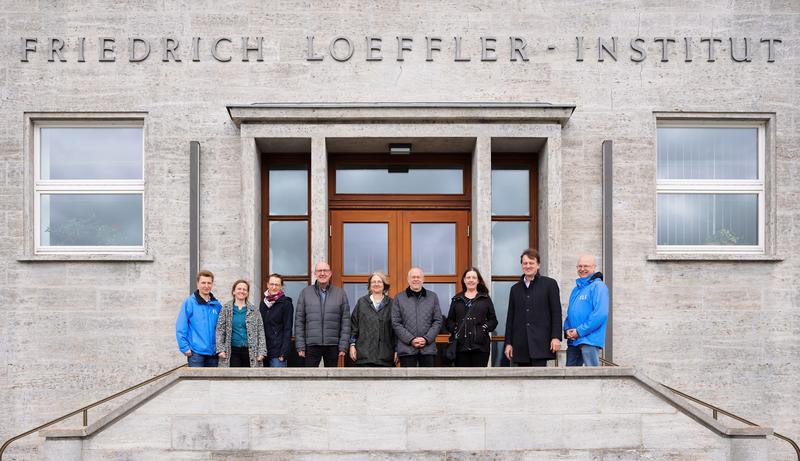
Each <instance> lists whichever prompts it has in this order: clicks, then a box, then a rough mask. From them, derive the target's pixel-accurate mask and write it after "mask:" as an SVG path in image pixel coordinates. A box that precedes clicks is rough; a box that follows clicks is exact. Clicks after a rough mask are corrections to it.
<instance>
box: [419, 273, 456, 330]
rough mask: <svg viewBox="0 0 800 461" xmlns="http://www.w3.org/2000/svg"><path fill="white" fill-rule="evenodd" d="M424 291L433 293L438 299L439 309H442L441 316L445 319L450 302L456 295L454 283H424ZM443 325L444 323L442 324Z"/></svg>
mask: <svg viewBox="0 0 800 461" xmlns="http://www.w3.org/2000/svg"><path fill="white" fill-rule="evenodd" d="M423 286H424V287H425V289H426V290H430V291H433V292H434V293H436V296H438V297H439V307H441V308H442V315H443V316H444V317H445V318H447V313H448V312H450V300H451V299H453V296H455V295H456V284H455V283H426V284H425V285H423ZM442 325H444V323H442Z"/></svg>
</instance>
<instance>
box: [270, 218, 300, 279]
mask: <svg viewBox="0 0 800 461" xmlns="http://www.w3.org/2000/svg"><path fill="white" fill-rule="evenodd" d="M269 271H270V272H277V273H279V274H282V275H307V274H308V222H307V221H270V223H269Z"/></svg>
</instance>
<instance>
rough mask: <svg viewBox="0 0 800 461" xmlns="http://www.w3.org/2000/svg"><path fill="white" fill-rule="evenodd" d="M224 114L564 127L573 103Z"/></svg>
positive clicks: (256, 109)
mask: <svg viewBox="0 0 800 461" xmlns="http://www.w3.org/2000/svg"><path fill="white" fill-rule="evenodd" d="M227 109H228V114H229V115H230V117H231V120H233V122H234V123H236V125H237V126H240V125H241V124H242V123H286V122H289V121H301V122H305V123H322V122H330V121H336V122H340V123H341V122H356V121H369V122H371V123H375V122H399V121H403V122H410V123H428V124H430V123H434V122H433V121H435V122H436V123H442V122H455V121H459V122H467V121H480V122H481V123H492V122H509V121H520V122H530V123H540V122H547V121H552V122H557V123H560V124H562V125H563V124H565V123H566V122H567V120H569V118H570V116H571V115H572V113H573V112H574V111H575V105H574V104H549V103H542V102H514V103H498V102H486V103H469V102H409V103H402V102H391V103H390V102H383V103H381V102H376V103H297V102H294V103H292V102H287V103H264V104H229V105H228V106H227Z"/></svg>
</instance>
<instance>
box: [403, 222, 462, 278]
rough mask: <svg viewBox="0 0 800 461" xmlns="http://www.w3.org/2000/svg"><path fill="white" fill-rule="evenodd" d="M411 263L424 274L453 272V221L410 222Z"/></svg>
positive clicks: (454, 265) (454, 252)
mask: <svg viewBox="0 0 800 461" xmlns="http://www.w3.org/2000/svg"><path fill="white" fill-rule="evenodd" d="M411 264H412V265H413V266H418V267H420V268H422V271H423V272H425V273H426V274H442V275H444V274H448V275H450V274H455V273H456V225H455V223H424V224H423V223H413V224H411Z"/></svg>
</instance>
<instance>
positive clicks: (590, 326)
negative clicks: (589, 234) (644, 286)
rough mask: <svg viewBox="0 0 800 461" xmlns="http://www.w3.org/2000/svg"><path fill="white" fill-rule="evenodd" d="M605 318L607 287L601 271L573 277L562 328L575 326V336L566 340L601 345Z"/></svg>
mask: <svg viewBox="0 0 800 461" xmlns="http://www.w3.org/2000/svg"><path fill="white" fill-rule="evenodd" d="M607 322H608V287H607V286H606V284H605V283H603V274H602V273H600V272H595V273H594V274H592V275H587V276H586V277H583V278H579V279H576V280H575V288H573V289H572V294H570V295H569V308H568V309H567V319H566V320H565V321H564V333H565V334H564V336H565V337H566V331H567V330H571V329H572V328H575V329H576V330H578V339H574V340H573V339H570V340H568V341H567V344H568V345H570V346H578V345H580V344H589V345H592V346H597V347H601V348H602V347H605V344H606V323H607Z"/></svg>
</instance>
